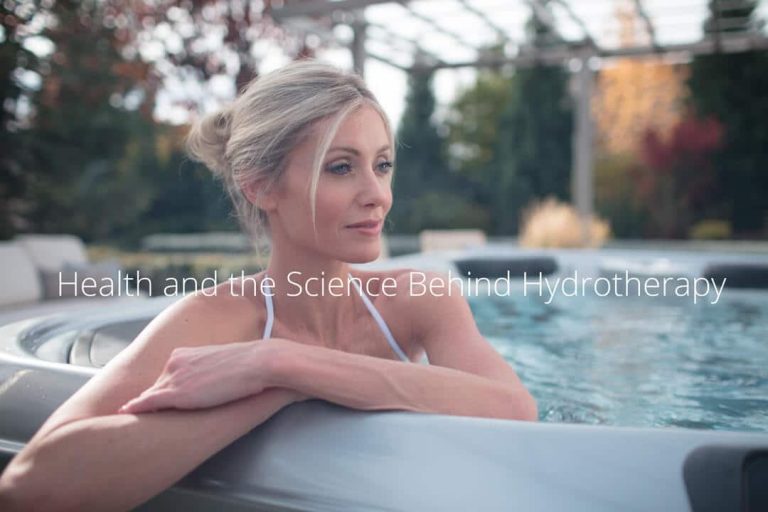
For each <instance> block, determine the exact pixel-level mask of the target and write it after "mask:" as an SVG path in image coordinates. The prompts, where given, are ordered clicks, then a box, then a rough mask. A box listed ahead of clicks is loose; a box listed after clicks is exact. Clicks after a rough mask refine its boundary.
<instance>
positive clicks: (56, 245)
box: [15, 234, 88, 271]
mask: <svg viewBox="0 0 768 512" xmlns="http://www.w3.org/2000/svg"><path fill="white" fill-rule="evenodd" d="M15 240H16V241H17V242H18V243H19V244H20V245H21V247H23V248H24V250H26V251H27V253H28V254H29V258H30V259H31V260H32V263H33V264H34V265H35V266H36V267H37V268H38V269H40V270H56V271H58V270H61V269H62V268H63V267H64V264H65V263H73V264H86V263H88V253H86V251H85V244H83V241H82V240H80V238H78V237H77V236H74V235H42V234H39V235H37V234H36V235H19V236H17V237H16V239H15Z"/></svg>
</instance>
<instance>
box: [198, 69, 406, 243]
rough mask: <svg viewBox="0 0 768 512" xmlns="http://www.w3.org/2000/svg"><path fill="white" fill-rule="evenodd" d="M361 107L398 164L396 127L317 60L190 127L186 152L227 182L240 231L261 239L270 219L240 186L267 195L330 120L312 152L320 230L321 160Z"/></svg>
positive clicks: (357, 87) (356, 83) (280, 74)
mask: <svg viewBox="0 0 768 512" xmlns="http://www.w3.org/2000/svg"><path fill="white" fill-rule="evenodd" d="M364 104H367V105H369V106H372V107H373V108H374V109H376V111H377V112H378V113H379V115H380V116H381V118H382V121H383V122H384V126H385V128H386V130H387V134H388V135H389V139H390V145H391V147H392V152H393V154H392V156H393V159H394V151H395V144H394V137H393V135H392V129H391V125H390V123H389V120H388V118H387V116H386V114H385V113H384V111H383V109H382V108H381V105H379V102H378V101H377V100H376V98H375V96H374V95H373V93H372V92H371V91H370V90H369V89H368V87H367V86H366V85H365V82H364V81H363V79H362V78H361V77H360V76H358V75H356V74H354V73H348V72H344V71H341V70H339V69H337V68H335V67H333V66H331V65H328V64H323V63H320V62H317V61H313V60H301V61H296V62H293V63H291V64H289V65H287V66H284V67H282V68H280V69H278V70H276V71H273V72H271V73H268V74H265V75H264V76H261V77H257V78H255V79H254V80H253V81H251V82H250V83H249V84H248V85H247V86H246V87H245V88H244V89H243V91H242V92H241V93H240V94H239V95H238V97H237V98H236V99H235V100H234V102H232V103H231V104H230V105H228V106H227V107H225V108H223V109H222V110H220V111H218V112H215V113H213V114H209V115H207V116H205V117H203V118H202V119H200V120H199V121H198V122H196V123H195V124H194V125H193V127H192V129H191V130H190V132H189V135H188V136H187V151H188V152H189V154H190V156H191V157H192V158H193V159H194V160H197V161H200V162H202V163H204V164H205V165H206V166H207V167H208V168H209V169H211V171H213V173H214V175H215V176H216V177H217V178H219V179H221V180H222V181H223V182H224V186H225V189H226V190H227V193H228V195H229V197H230V199H231V200H232V204H233V207H234V210H235V216H236V217H237V219H238V222H239V223H240V226H241V227H242V228H243V230H244V231H245V232H246V233H247V234H248V235H249V236H250V237H251V238H252V239H253V240H254V241H257V240H258V239H259V235H260V234H262V233H263V234H264V235H266V236H269V234H270V233H269V222H268V218H267V215H266V213H265V212H264V211H263V210H261V209H260V208H259V207H258V206H256V205H255V204H253V203H252V202H251V201H250V200H249V199H248V198H247V197H246V196H245V194H244V193H243V188H244V187H246V186H248V185H250V184H252V183H255V182H258V181H263V183H262V186H261V187H259V192H266V191H268V190H269V189H270V188H271V187H273V186H274V185H275V184H276V183H277V181H278V180H279V179H280V176H281V175H282V174H283V171H284V170H285V167H286V164H287V162H288V157H289V154H290V152H291V151H292V150H293V149H294V148H295V147H296V146H297V145H299V144H300V143H301V142H302V141H303V140H305V139H306V137H307V136H308V135H309V133H310V132H311V130H312V128H313V127H314V126H315V124H316V123H317V122H319V121H321V120H324V119H330V120H331V122H330V125H329V129H328V130H327V131H326V133H325V134H323V136H322V137H321V139H320V142H319V144H318V145H317V148H316V151H315V155H314V166H313V174H312V181H311V184H310V187H309V194H310V204H311V209H312V224H313V226H315V203H316V198H315V196H316V193H317V183H318V180H319V178H320V171H321V167H322V160H323V158H324V157H325V154H326V153H327V151H328V148H329V146H330V145H331V142H332V141H333V137H334V136H335V135H336V132H337V131H338V128H339V126H340V125H341V123H342V121H343V120H344V119H345V118H346V117H347V115H349V114H350V113H351V112H353V111H354V110H356V109H358V108H359V107H361V106H362V105H364ZM315 228H316V226H315Z"/></svg>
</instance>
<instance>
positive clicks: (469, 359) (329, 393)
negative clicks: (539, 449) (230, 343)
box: [272, 274, 538, 421]
mask: <svg viewBox="0 0 768 512" xmlns="http://www.w3.org/2000/svg"><path fill="white" fill-rule="evenodd" d="M428 278H429V279H444V278H443V277H442V276H441V275H440V274H429V276H428ZM444 282H445V281H444ZM445 286H446V287H445V288H442V289H443V293H442V294H440V295H437V294H434V295H433V294H423V295H419V296H417V295H414V296H410V297H407V299H406V300H407V307H408V311H409V313H408V314H409V315H411V317H412V318H414V322H413V326H412V331H413V336H414V337H415V338H416V340H417V341H420V342H421V344H422V346H423V347H424V349H425V350H426V352H427V355H428V356H429V361H430V364H429V365H421V364H403V363H402V362H399V361H394V360H387V359H382V358H379V357H372V356H366V355H360V354H352V353H348V352H343V351H339V350H334V349H329V348H325V347H320V346H315V345H304V344H301V343H296V342H292V341H289V340H275V341H278V343H279V345H280V347H281V348H279V349H278V350H279V351H282V354H278V356H277V359H276V362H275V363H274V364H273V375H272V379H273V381H274V384H275V385H276V386H280V387H286V388H289V389H294V390H296V391H298V392H300V393H302V394H304V395H306V396H310V397H317V398H321V399H324V400H327V401H330V402H334V403H337V404H340V405H344V406H347V407H352V408H355V409H362V410H386V409H399V410H408V411H417V412H426V413H435V414H451V415H457V416H479V417H488V418H505V419H515V420H528V421H536V420H537V419H538V413H537V407H536V402H535V400H534V399H533V397H532V396H531V394H530V393H529V392H528V390H527V389H526V388H525V387H524V386H523V384H522V383H521V382H520V379H519V378H518V377H517V374H516V373H515V371H514V370H513V369H512V367H511V366H510V365H509V363H507V362H506V361H505V360H504V358H503V357H502V356H501V355H500V354H499V353H498V352H496V350H495V349H494V348H493V347H492V346H491V345H490V344H489V343H488V341H487V340H485V339H484V338H483V336H482V335H481V334H480V332H479V331H478V329H477V325H476V324H475V321H474V317H473V316H472V312H471V310H470V308H469V304H468V303H467V301H466V300H465V299H464V297H462V296H461V293H460V290H459V289H458V288H457V287H453V288H448V284H447V283H446V285H445ZM398 289H401V290H402V289H403V288H402V287H400V286H399V287H398ZM448 290H450V293H449V291H448Z"/></svg>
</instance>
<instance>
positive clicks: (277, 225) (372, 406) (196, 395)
mask: <svg viewBox="0 0 768 512" xmlns="http://www.w3.org/2000/svg"><path fill="white" fill-rule="evenodd" d="M189 149H190V152H191V153H192V155H193V156H194V157H195V158H196V159H198V160H201V161H203V162H204V163H206V164H207V165H208V166H209V167H210V168H211V169H212V170H213V171H214V173H216V174H217V175H218V176H219V177H220V178H221V179H223V181H224V182H225V184H226V188H227V190H228V192H229V194H230V196H231V199H232V200H233V203H234V205H235V209H236V212H237V214H238V217H239V219H240V220H241V223H242V225H243V227H244V228H245V229H247V230H248V231H249V232H250V233H251V234H254V235H255V234H257V233H258V232H259V230H260V229H266V230H267V232H268V233H269V235H270V236H271V240H272V252H271V256H270V261H269V264H268V266H267V269H266V271H265V272H261V273H258V274H256V275H253V276H246V277H245V278H242V279H239V280H230V281H228V282H225V283H222V284H219V285H218V286H216V287H215V288H213V289H212V290H207V293H197V294H192V295H188V296H186V297H184V298H183V299H181V300H179V301H177V302H176V303H174V304H173V305H172V306H171V307H170V308H168V309H166V310H165V311H163V312H162V313H161V314H160V315H158V317H157V318H155V319H154V320H153V321H152V322H151V323H150V324H149V325H148V326H147V327H146V328H145V329H144V330H143V331H142V332H141V333H140V334H139V336H138V337H137V338H136V340H135V341H133V342H132V343H131V345H130V346H129V347H128V348H126V349H125V350H124V351H123V352H121V353H120V354H119V355H118V356H117V357H116V358H115V359H114V360H112V361H111V362H110V363H109V364H108V365H107V366H106V367H105V368H104V369H103V370H102V371H101V372H99V373H98V374H97V375H96V376H95V377H94V378H93V379H91V380H90V381H89V382H88V383H87V384H86V385H85V386H84V387H83V388H81V389H80V390H79V391H78V392H77V393H76V394H75V395H74V396H72V397H71V398H70V399H69V400H68V401H67V402H66V403H64V404H63V405H62V406H61V407H60V408H59V409H58V410H57V411H56V412H55V413H54V414H53V415H52V416H51V417H50V418H49V419H48V420H47V422H46V423H45V424H44V425H43V426H42V427H41V429H40V430H39V431H38V433H37V434H36V435H35V436H34V438H33V439H32V440H31V441H30V443H29V444H28V445H27V446H26V447H25V448H24V450H23V451H22V452H21V453H20V454H19V455H18V456H17V457H16V458H15V459H14V460H13V461H12V462H11V464H10V465H9V467H8V468H7V470H6V471H5V473H4V474H3V476H2V480H0V495H1V496H3V499H4V500H6V502H5V503H3V502H2V501H1V500H0V505H2V506H0V508H2V509H3V510H6V511H8V510H13V509H18V510H22V509H23V510H38V509H39V510H68V509H73V510H74V509H77V510H103V509H128V508H131V507H133V506H135V505H137V504H139V503H141V502H143V501H145V500H147V499H149V498H150V497H151V496H153V495H155V494H157V493H159V492H160V491H162V490H163V489H165V488H167V487H169V486H170V485H172V484H173V483H174V482H176V481H178V480H179V479H180V478H182V477H183V476H184V475H185V474H186V473H188V472H189V471H191V470H192V469H193V468H195V467H196V466H197V465H199V464H200V463H202V462H203V461H204V460H205V459H207V458H208V457H210V456H211V455H212V454H214V453H215V452H217V451H218V450H220V449H221V448H223V447H224V446H226V445H227V444H229V443H231V442H232V441H233V440H235V439H237V438H238V437H240V436H242V435H243V434H245V433H246V432H248V431H249V430H251V429H252V428H254V427H255V426H256V425H259V424H260V423H262V422H264V421H265V420H266V419H268V418H269V417H270V416H272V415H273V414H274V413H275V412H277V411H278V410H280V409H281V408H282V407H285V406H286V405H288V404H291V403H293V402H296V401H301V400H304V399H307V398H318V399H323V400H327V401H331V402H335V403H337V404H340V405H343V406H347V407H353V408H356V409H362V410H387V409H397V410H407V411H416V412H425V413H437V414H452V415H466V416H482V417H492V418H509V419H520V420H535V419H536V416H537V413H536V404H535V402H534V400H533V398H532V397H531V395H530V394H529V393H528V392H527V391H526V389H525V388H524V387H523V385H522V384H521V383H520V381H519V379H518V378H517V376H516V374H515V372H514V371H513V370H512V368H510V366H509V365H508V364H507V363H506V362H505V361H504V359H503V358H502V357H501V356H500V355H499V354H498V353H497V352H496V351H495V350H494V349H493V348H492V347H491V346H490V345H489V344H488V342H487V341H486V340H484V339H483V337H482V336H481V335H480V333H479V332H478V330H477V327H476V325H475V323H474V320H473V317H472V314H471V311H470V309H469V307H468V305H467V303H466V301H465V300H464V298H463V297H462V296H461V294H460V293H459V292H458V291H456V290H455V289H454V290H453V293H447V291H451V288H450V287H448V288H442V292H440V293H413V283H414V282H415V281H418V282H420V283H424V282H425V281H426V282H428V283H430V284H433V285H434V283H435V282H437V283H438V284H443V285H445V284H446V283H445V281H444V280H443V278H442V277H441V276H440V275H438V274H427V275H417V279H416V280H414V275H416V273H415V272H411V271H408V270H398V271H386V272H384V271H378V272H364V271H360V270H353V269H352V268H350V266H349V264H350V263H362V262H368V261H372V260H374V259H375V258H376V257H377V256H378V255H379V251H380V249H381V246H380V244H381V240H380V231H381V227H382V223H383V221H384V219H385V217H386V215H387V212H389V210H390V207H391V206H392V192H391V182H392V172H393V165H392V162H393V160H394V156H395V155H394V151H395V144H394V140H393V137H392V131H391V129H390V126H389V123H388V121H387V117H386V115H385V114H384V113H383V111H382V109H381V107H380V106H379V104H378V103H377V101H376V99H375V98H374V96H373V95H372V94H371V92H370V91H369V90H368V89H367V88H366V86H365V84H364V83H363V81H362V80H361V79H360V78H359V77H358V76H355V75H353V74H346V73H342V72H340V71H339V70H337V69H335V68H333V67H330V66H326V65H323V64H319V63H315V62H311V61H303V62H298V63H294V64H291V65H289V66H286V67H285V68H282V69H280V70H278V71H275V72H273V73H271V74H268V75H265V76H263V77H261V78H259V79H257V80H255V81H254V82H253V83H251V84H250V85H249V86H248V87H247V88H246V89H245V90H244V91H243V92H242V94H241V95H240V96H239V97H238V98H237V100H236V101H235V102H234V103H233V104H232V105H231V106H230V107H229V108H227V109H225V110H223V111H222V112H219V113H217V114H215V115H212V116H209V117H207V118H204V119H203V120H202V121H201V122H199V123H198V124H197V125H196V126H195V127H194V128H193V130H192V131H191V133H190V135H189ZM435 289H438V288H436V287H435V286H433V287H432V290H435ZM420 290H424V287H423V286H422V287H421V288H420ZM424 354H426V355H427V357H428V359H429V362H430V364H429V365H421V364H403V362H410V361H416V360H418V359H419V358H420V357H422V356H423V355H424ZM74 460H77V467H78V474H77V477H76V478H73V477H72V473H71V468H72V463H73V461H74ZM147 461H151V463H147ZM105 489H109V490H110V491H109V492H104V490H105Z"/></svg>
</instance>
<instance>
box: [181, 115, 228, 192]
mask: <svg viewBox="0 0 768 512" xmlns="http://www.w3.org/2000/svg"><path fill="white" fill-rule="evenodd" d="M231 129H232V110H231V109H230V108H224V109H222V110H220V111H218V112H214V113H212V114H208V115H206V116H205V117H203V118H202V119H200V120H199V121H197V122H196V123H195V124H194V125H193V126H192V129H191V130H190V132H189V135H188V136H187V151H188V152H189V155H190V156H191V157H192V158H193V159H194V160H197V161H199V162H202V163H204V164H205V165H206V166H208V168H209V169H211V170H212V171H213V173H214V174H216V175H217V176H219V177H226V175H227V174H228V172H229V163H228V162H227V157H226V153H227V143H228V142H229V136H230V133H231Z"/></svg>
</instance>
